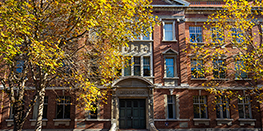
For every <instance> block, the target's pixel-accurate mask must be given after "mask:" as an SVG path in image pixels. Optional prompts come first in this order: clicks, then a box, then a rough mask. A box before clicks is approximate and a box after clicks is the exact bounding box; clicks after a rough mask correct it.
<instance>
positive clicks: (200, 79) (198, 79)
mask: <svg viewBox="0 0 263 131" xmlns="http://www.w3.org/2000/svg"><path fill="white" fill-rule="evenodd" d="M191 80H192V81H206V80H207V78H191Z"/></svg>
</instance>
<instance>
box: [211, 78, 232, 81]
mask: <svg viewBox="0 0 263 131" xmlns="http://www.w3.org/2000/svg"><path fill="white" fill-rule="evenodd" d="M212 80H213V81H228V80H229V79H226V78H214V79H212Z"/></svg>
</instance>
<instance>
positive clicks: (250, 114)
mask: <svg viewBox="0 0 263 131" xmlns="http://www.w3.org/2000/svg"><path fill="white" fill-rule="evenodd" d="M246 101H247V103H246ZM239 106H242V109H243V113H244V114H243V115H244V117H243V118H241V117H240V114H239ZM246 106H248V111H249V112H248V113H249V118H247V117H246V108H245V107H246ZM238 114H239V119H252V111H251V103H250V96H245V97H244V98H242V100H240V99H239V100H238Z"/></svg>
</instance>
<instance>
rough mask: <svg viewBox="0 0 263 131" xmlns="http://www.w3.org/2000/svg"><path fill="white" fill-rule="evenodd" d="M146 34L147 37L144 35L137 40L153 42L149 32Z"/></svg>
mask: <svg viewBox="0 0 263 131" xmlns="http://www.w3.org/2000/svg"><path fill="white" fill-rule="evenodd" d="M146 34H147V35H146V36H145V35H144V34H142V35H139V36H137V38H136V39H135V40H152V37H151V34H150V33H149V32H148V31H147V32H146ZM135 35H136V34H135Z"/></svg>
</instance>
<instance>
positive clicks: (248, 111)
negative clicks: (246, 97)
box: [245, 105, 250, 118]
mask: <svg viewBox="0 0 263 131" xmlns="http://www.w3.org/2000/svg"><path fill="white" fill-rule="evenodd" d="M245 115H246V118H250V108H249V105H245Z"/></svg>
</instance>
